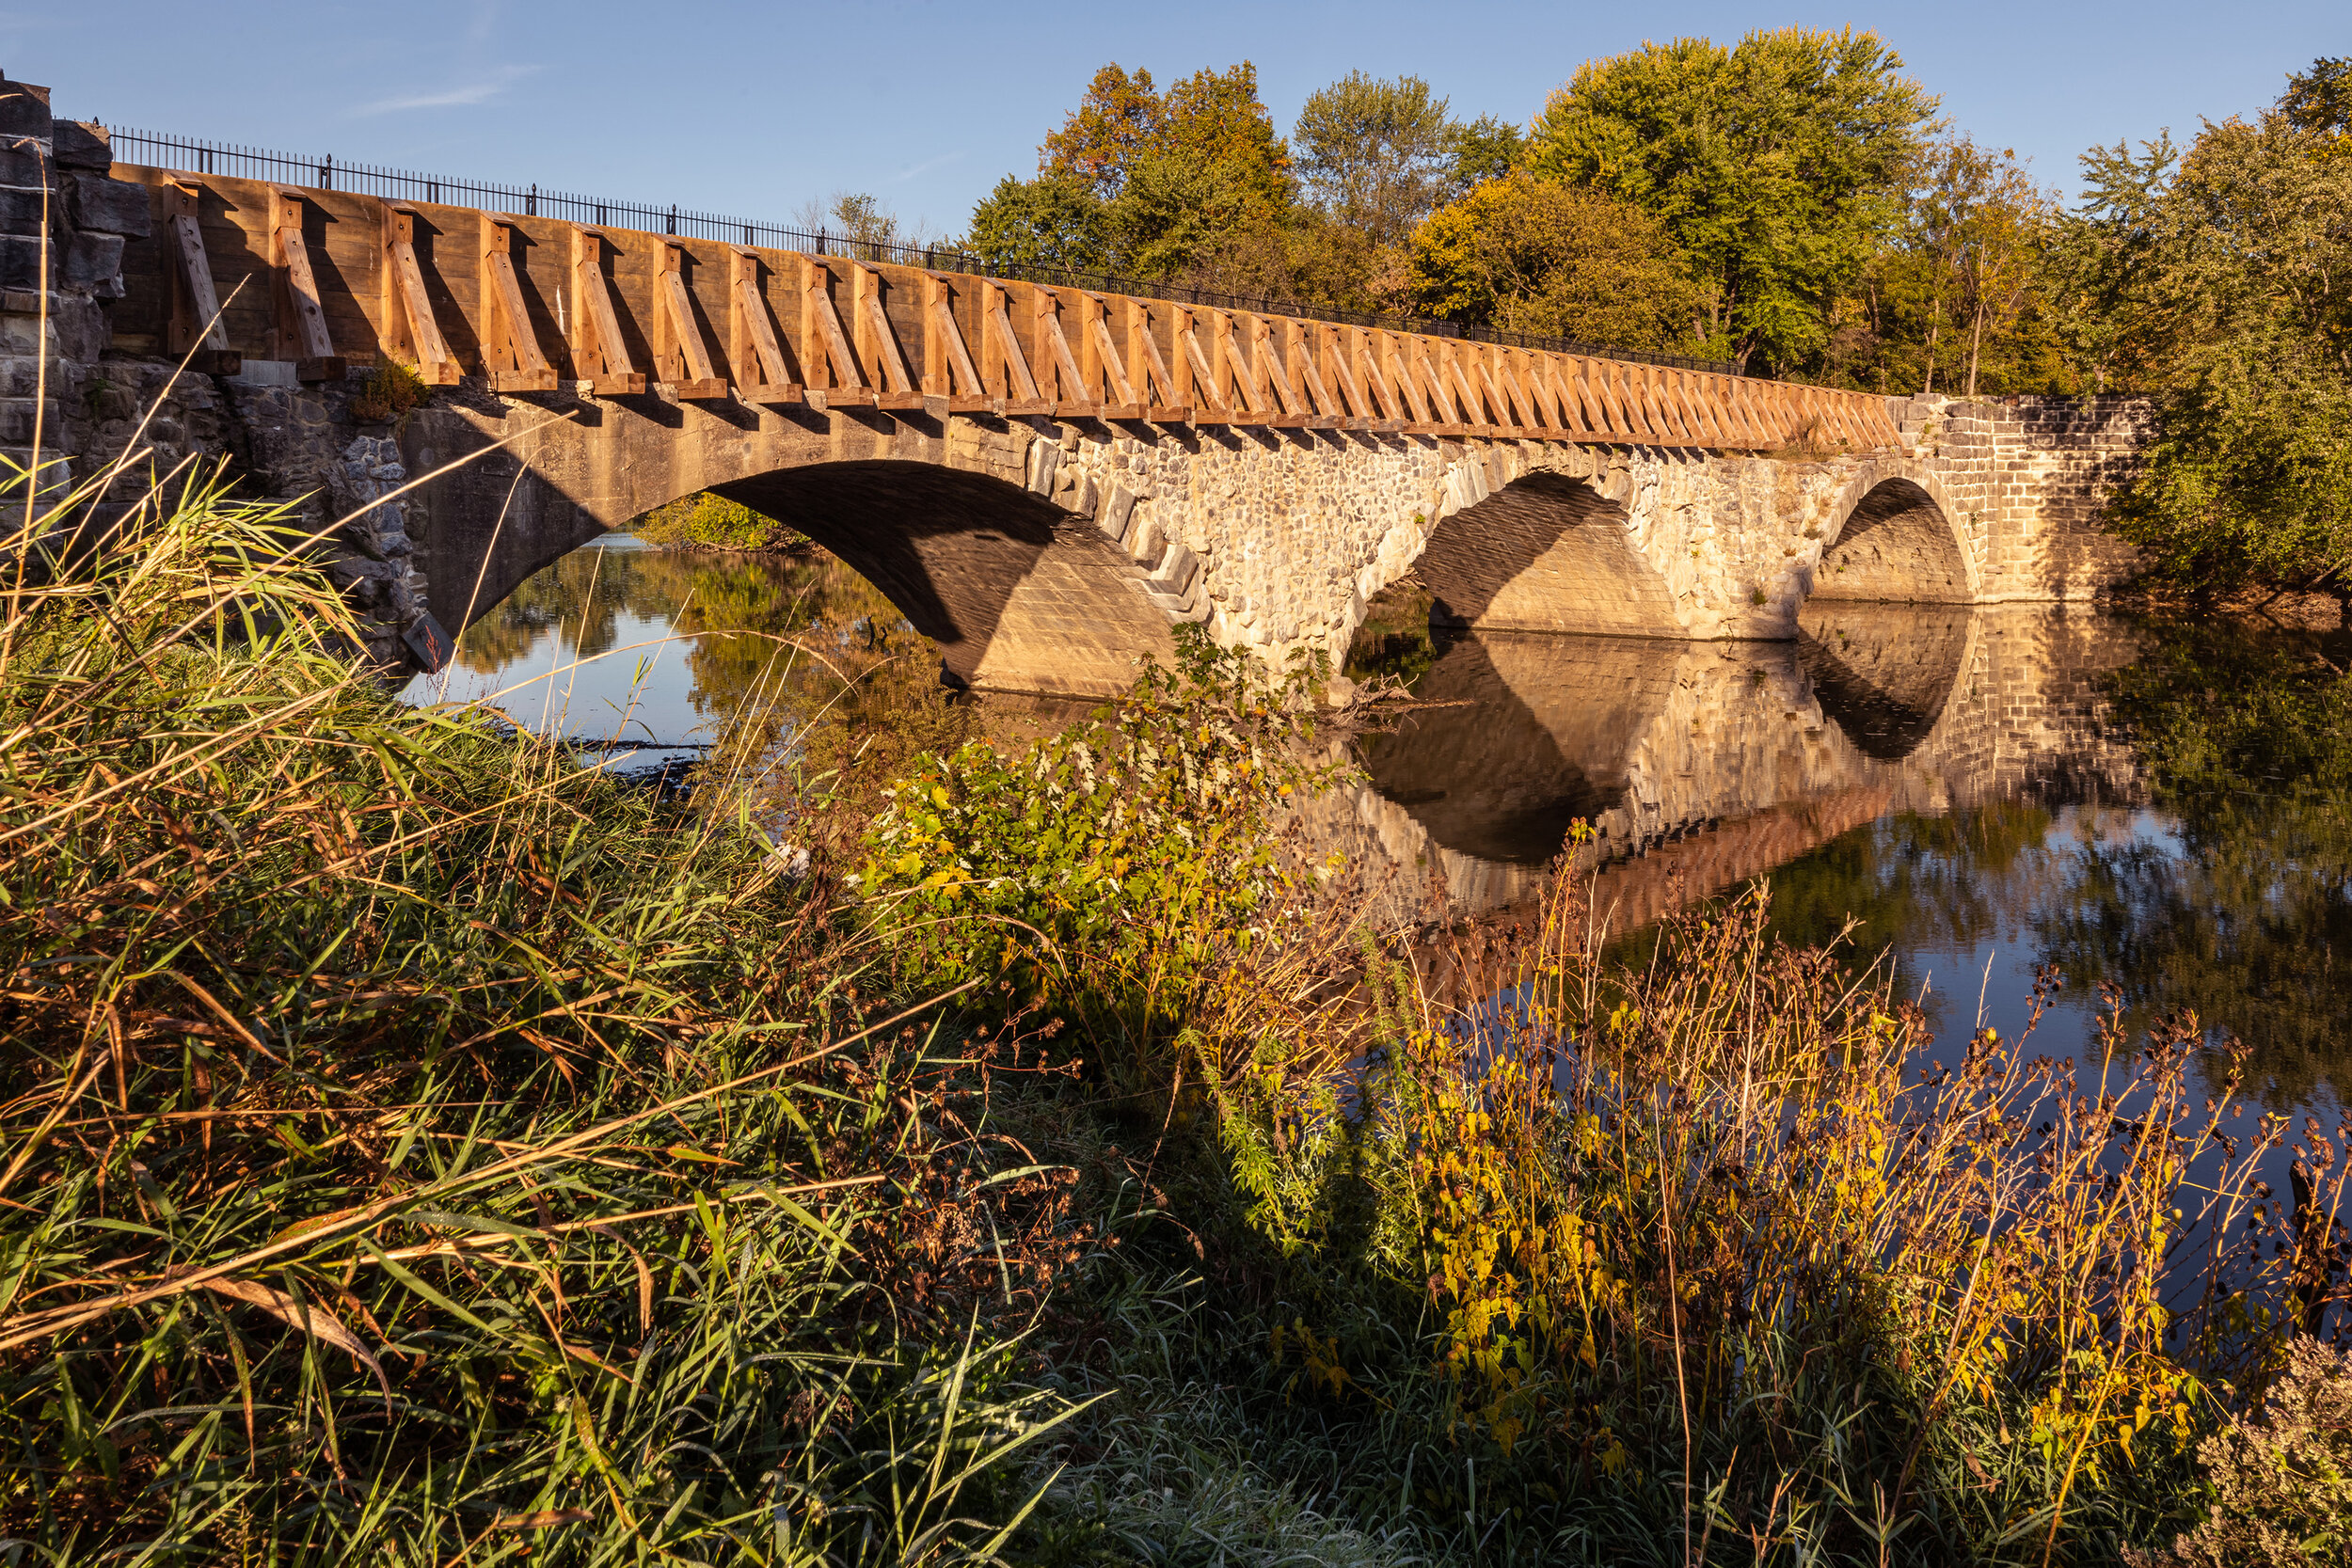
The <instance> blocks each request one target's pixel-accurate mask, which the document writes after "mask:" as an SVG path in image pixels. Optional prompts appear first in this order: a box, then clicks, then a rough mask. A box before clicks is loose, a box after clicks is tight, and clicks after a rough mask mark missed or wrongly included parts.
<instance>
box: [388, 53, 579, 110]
mask: <svg viewBox="0 0 2352 1568" xmlns="http://www.w3.org/2000/svg"><path fill="white" fill-rule="evenodd" d="M538 69H539V68H538V67H537V66H535V65H503V66H501V67H499V68H498V69H497V70H496V71H492V72H490V74H489V75H487V76H485V77H482V78H480V79H479V80H477V81H472V82H468V83H465V84H464V85H462V86H459V87H450V88H448V89H446V90H444V91H441V92H421V93H413V94H410V95H408V96H405V97H402V98H384V99H379V100H377V101H376V102H375V103H365V104H362V105H360V106H359V107H358V108H357V109H355V110H353V111H352V113H354V114H358V115H390V114H401V113H404V112H405V111H407V110H411V109H461V108H467V107H469V106H471V105H473V104H477V103H488V102H490V100H492V99H494V98H496V97H497V96H498V95H499V94H500V93H501V92H504V91H505V90H506V89H507V88H508V87H512V86H513V85H514V84H515V83H516V82H518V81H520V80H522V78H524V77H526V76H528V75H530V74H531V73H532V71H536V70H538Z"/></svg>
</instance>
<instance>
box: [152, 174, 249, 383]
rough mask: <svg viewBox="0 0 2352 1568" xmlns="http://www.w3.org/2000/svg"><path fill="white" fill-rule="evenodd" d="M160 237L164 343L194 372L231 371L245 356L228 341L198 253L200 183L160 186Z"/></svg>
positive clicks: (207, 265) (209, 274)
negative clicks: (166, 302) (167, 291)
mask: <svg viewBox="0 0 2352 1568" xmlns="http://www.w3.org/2000/svg"><path fill="white" fill-rule="evenodd" d="M163 198H164V234H163V240H164V246H165V248H166V249H167V251H169V252H170V255H169V258H168V260H167V263H166V266H165V270H166V271H167V272H168V273H170V274H171V317H170V320H169V322H168V324H167V325H166V327H165V330H164V347H165V349H166V350H167V351H168V352H170V353H172V354H179V355H185V356H187V358H188V366H189V368H190V369H191V370H194V371H196V372H199V373H200V374H204V375H234V374H236V373H237V372H238V371H239V370H240V369H242V368H243V366H244V362H245V356H243V355H241V354H239V353H238V352H237V351H236V350H235V349H232V348H230V346H229V327H228V324H227V323H225V322H223V321H222V320H221V315H220V291H219V290H217V289H215V287H214V286H213V264H212V261H210V260H209V259H208V258H207V257H206V256H205V254H204V229H203V225H202V223H201V221H200V219H199V212H200V208H199V202H200V200H201V198H202V190H201V187H199V186H196V185H192V184H188V183H185V182H182V181H177V180H175V181H172V182H170V183H168V184H167V185H165V186H164V187H163Z"/></svg>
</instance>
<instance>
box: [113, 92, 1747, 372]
mask: <svg viewBox="0 0 2352 1568" xmlns="http://www.w3.org/2000/svg"><path fill="white" fill-rule="evenodd" d="M108 135H110V137H111V138H112V142H113V147H114V157H115V161H116V162H117V163H120V164H137V165H141V166H146V167H150V168H164V169H171V170H174V171H176V172H179V173H184V174H211V175H217V176H221V177H223V178H226V179H232V180H259V181H265V182H276V183H278V184H285V185H302V186H307V187H309V188H311V189H314V190H323V191H351V192H354V193H356V194H358V195H360V196H373V197H379V198H383V199H385V200H387V201H423V202H431V203H434V204H437V205H446V206H452V207H479V208H482V209H484V210H485V211H488V212H493V213H512V214H519V215H521V216H523V217H547V218H561V219H563V220H564V221H565V222H568V223H587V224H596V225H597V226H599V227H608V226H609V227H612V228H618V229H637V230H645V231H648V232H651V233H656V234H676V235H680V236H683V237H684V238H687V239H696V240H719V241H723V242H725V243H727V244H731V245H767V246H770V247H771V248H774V249H778V250H803V251H810V252H813V253H815V254H817V255H819V256H826V255H833V256H850V257H854V258H856V259H857V260H859V261H889V262H896V263H898V264H899V265H903V266H914V267H927V268H929V269H930V270H932V271H934V272H956V273H967V274H971V275H973V276H976V277H1003V278H1015V279H1019V280H1021V281H1023V282H1028V283H1044V284H1049V285H1053V286H1056V287H1059V288H1072V289H1091V290H1095V291H1097V292H1099V293H1119V294H1133V295H1135V296H1136V297H1137V298H1141V299H1163V300H1166V301H1168V303H1169V304H1171V305H1198V306H1202V307H1206V308H1208V309H1221V310H1247V311H1249V312H1251V313H1253V314H1257V315H1268V316H1295V317H1298V318H1300V319H1302V320H1307V321H1326V322H1334V323H1338V324H1340V325H1347V326H1366V327H1377V328H1381V329H1384V330H1388V331H1394V332H1420V333H1426V334H1428V335H1430V336H1433V337H1440V338H1462V339H1467V340H1470V341H1474V342H1482V343H1501V344H1502V345H1504V346H1506V347H1511V348H1529V349H1539V350H1543V351H1546V352H1549V353H1553V354H1580V355H1587V356H1593V357H1597V358H1603V359H1619V360H1626V361H1629V362H1631V363H1635V364H1643V365H1663V366H1667V367H1669V368H1672V369H1675V370H1685V371H1703V372H1708V373H1710V374H1715V375H1741V374H1744V373H1746V372H1745V371H1744V370H1743V369H1742V367H1741V366H1740V365H1739V364H1737V363H1734V362H1732V361H1730V360H1722V359H1692V358H1690V357H1687V356H1682V355H1677V354H1652V353H1649V352H1647V351H1646V350H1642V349H1626V348H1612V347H1610V346H1609V345H1607V344H1603V343H1587V342H1582V341H1578V340H1576V339H1573V338H1547V337H1540V336H1537V335H1534V334H1532V333H1525V332H1505V331H1502V330H1499V329H1497V328H1492V327H1483V326H1468V327H1466V326H1462V325H1458V324H1456V323H1454V322H1447V321H1437V320H1430V319H1424V318H1421V317H1414V316H1392V315H1381V314H1376V313H1372V312H1366V311H1360V310H1343V309H1335V308H1333V307H1331V306H1327V305H1315V304H1308V303H1305V302H1303V301H1299V300H1290V299H1269V298H1265V297H1263V296H1259V295H1255V294H1237V293H1219V292H1217V291H1216V290H1210V289H1196V288H1192V287H1189V286H1188V285H1185V284H1183V283H1176V282H1171V281H1169V280H1168V279H1164V278H1157V279H1155V278H1139V277H1120V276H1117V275H1115V274H1111V273H1091V272H1082V271H1078V270H1075V269H1073V268H1069V267H1057V266H1050V265H1040V264H1037V263H1035V262H1021V261H1013V260H1012V259H1010V258H1009V257H1005V256H999V255H991V254H989V253H987V252H984V251H977V250H970V249H966V248H963V247H961V246H957V245H929V244H916V245H907V244H901V243H898V242H896V241H890V240H874V239H870V238H861V237H859V236H857V235H854V234H835V233H830V232H828V231H827V230H825V229H824V228H822V227H821V226H820V227H819V228H818V229H817V230H815V231H814V232H811V231H810V230H805V229H797V228H794V227H792V226H790V225H788V224H780V223H764V222H759V221H757V220H755V219H752V218H740V217H728V216H725V215H723V214H718V213H705V212H698V211H695V210H693V209H691V208H686V207H680V206H678V205H677V204H676V203H675V202H673V203H671V204H670V205H668V206H666V207H663V206H658V205H654V204H652V203H648V202H642V201H617V200H613V199H612V198H606V197H592V196H580V195H577V194H575V193H573V192H570V191H555V190H542V189H540V188H539V186H538V185H537V184H536V183H531V184H521V185H509V184H500V183H498V182H493V181H486V180H467V179H459V178H454V177H452V176H447V175H438V174H418V173H416V172H414V171H412V170H409V169H399V168H386V167H383V166H378V165H375V164H353V163H339V162H337V161H336V159H335V157H334V156H333V154H331V153H329V154H325V155H321V156H318V157H306V156H302V155H299V154H295V153H291V152H274V151H271V150H267V149H265V148H259V147H240V146H237V145H235V144H233V143H230V142H213V141H202V140H199V139H197V138H195V137H192V136H175V135H165V134H163V133H159V132H154V131H140V130H134V129H132V128H130V127H128V126H116V127H113V128H111V129H110V130H109V133H108Z"/></svg>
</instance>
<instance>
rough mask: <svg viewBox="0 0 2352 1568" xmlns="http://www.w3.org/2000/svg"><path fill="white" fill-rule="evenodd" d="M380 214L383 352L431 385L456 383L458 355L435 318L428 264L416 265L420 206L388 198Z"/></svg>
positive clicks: (438, 385) (447, 385)
mask: <svg viewBox="0 0 2352 1568" xmlns="http://www.w3.org/2000/svg"><path fill="white" fill-rule="evenodd" d="M382 214H383V218H382V221H383V226H384V231H383V238H384V250H383V254H382V255H381V256H380V257H378V258H377V270H378V271H379V273H380V274H381V276H382V278H383V297H382V300H381V304H380V308H381V309H382V312H383V314H382V316H381V318H380V319H381V320H382V321H383V323H384V352H385V353H387V354H389V355H390V356H392V357H393V358H396V359H403V360H405V361H407V362H408V363H409V364H411V365H414V366H415V367H416V371H417V379H418V380H420V381H421V382H423V383H424V384H425V385H426V386H428V387H454V386H456V385H457V382H458V378H459V373H460V372H459V371H458V368H457V356H455V355H453V354H452V353H450V351H449V343H448V341H447V340H445V339H444V338H442V336H441V324H440V323H439V322H438V321H437V320H435V319H434V315H433V296H432V295H431V294H429V293H426V292H425V287H424V269H423V268H422V267H421V266H419V265H418V264H417V212H416V209H415V208H413V207H405V206H399V205H396V204H394V203H392V202H389V201H388V202H386V203H384V204H383V208H382Z"/></svg>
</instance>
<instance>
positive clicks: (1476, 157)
mask: <svg viewBox="0 0 2352 1568" xmlns="http://www.w3.org/2000/svg"><path fill="white" fill-rule="evenodd" d="M1453 144H1454V145H1453V148H1452V152H1453V166H1452V167H1451V168H1450V169H1448V170H1447V179H1446V186H1447V190H1448V192H1449V193H1450V195H1452V196H1453V197H1456V198H1458V197H1462V196H1467V195H1468V194H1470V191H1471V190H1472V189H1473V188H1474V187H1476V186H1479V185H1483V184H1485V183H1486V182H1487V181H1489V180H1500V179H1502V177H1503V176H1504V175H1506V174H1508V173H1510V172H1511V171H1512V170H1513V169H1515V168H1517V167H1518V166H1519V164H1520V162H1521V161H1522V160H1523V159H1525V158H1526V156H1527V135H1526V134H1525V133H1524V132H1522V131H1521V130H1520V129H1519V128H1518V126H1516V125H1514V124H1512V123H1511V122H1510V121H1509V120H1507V119H1496V118H1495V117H1494V116H1492V115H1480V116H1479V117H1478V118H1477V119H1473V120H1470V121H1468V122H1467V123H1463V122H1457V123H1456V124H1455V125H1454V135H1453Z"/></svg>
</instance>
